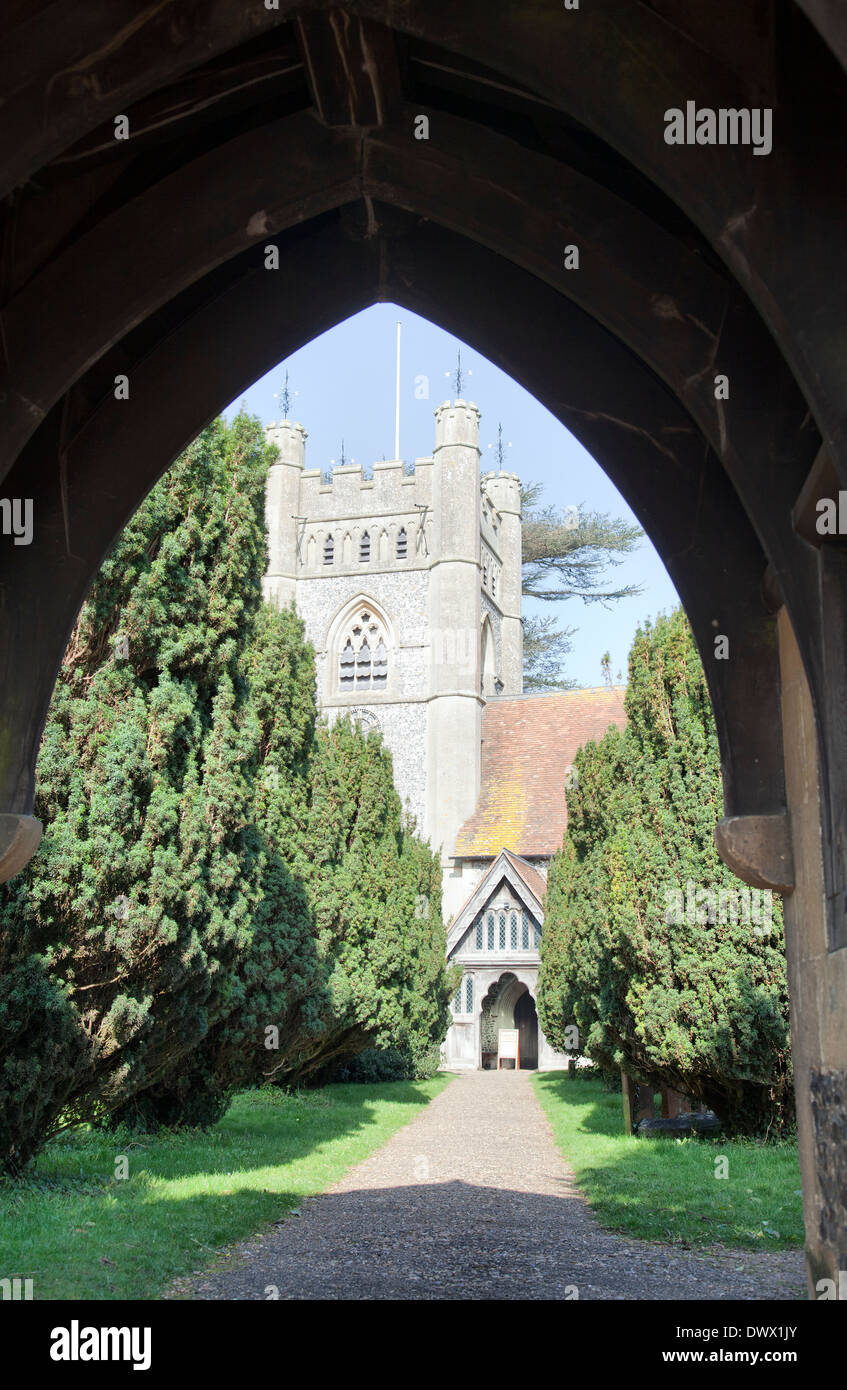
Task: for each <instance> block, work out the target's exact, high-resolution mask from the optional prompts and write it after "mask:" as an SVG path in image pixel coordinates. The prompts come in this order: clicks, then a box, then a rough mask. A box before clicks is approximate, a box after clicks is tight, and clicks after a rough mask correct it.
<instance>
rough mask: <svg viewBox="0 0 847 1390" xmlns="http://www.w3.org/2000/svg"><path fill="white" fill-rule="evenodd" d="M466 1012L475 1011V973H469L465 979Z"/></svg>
mask: <svg viewBox="0 0 847 1390" xmlns="http://www.w3.org/2000/svg"><path fill="white" fill-rule="evenodd" d="M465 1013H466V1014H472V1013H473V975H468V976H467V978H466V980H465Z"/></svg>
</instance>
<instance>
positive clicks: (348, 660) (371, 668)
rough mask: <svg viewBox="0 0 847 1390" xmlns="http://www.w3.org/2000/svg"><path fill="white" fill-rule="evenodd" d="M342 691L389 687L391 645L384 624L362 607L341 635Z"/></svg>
mask: <svg viewBox="0 0 847 1390" xmlns="http://www.w3.org/2000/svg"><path fill="white" fill-rule="evenodd" d="M338 684H339V687H340V689H341V691H342V693H344V692H352V691H353V690H356V691H361V690H384V689H385V688H386V686H387V684H388V646H387V643H386V641H385V633H384V631H383V626H382V623H381V622H380V621H379V619H378V618H377V617H376V616H375V615H374V614H373V613H372V612H371V611H370V609H369V608H361V609H360V610H359V612H358V613H357V615H356V617H355V619H354V620H353V623H352V624H351V626H350V627H349V628H348V630H347V632H346V633H343V634H342V638H341V646H340V654H339V658H338Z"/></svg>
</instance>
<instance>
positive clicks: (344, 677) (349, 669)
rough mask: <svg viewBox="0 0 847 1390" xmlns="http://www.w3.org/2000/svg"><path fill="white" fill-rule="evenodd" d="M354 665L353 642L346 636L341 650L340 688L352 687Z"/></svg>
mask: <svg viewBox="0 0 847 1390" xmlns="http://www.w3.org/2000/svg"><path fill="white" fill-rule="evenodd" d="M355 666H356V653H355V652H354V650H353V643H352V642H351V641H350V638H349V637H348V638H347V641H346V643H345V645H344V647H343V649H342V652H341V673H340V682H341V689H342V690H345V691H346V690H352V689H353V676H354V673H355Z"/></svg>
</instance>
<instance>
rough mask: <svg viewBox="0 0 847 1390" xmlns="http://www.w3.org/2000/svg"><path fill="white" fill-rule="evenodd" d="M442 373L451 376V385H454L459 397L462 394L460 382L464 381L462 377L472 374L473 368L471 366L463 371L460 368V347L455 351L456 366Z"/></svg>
mask: <svg viewBox="0 0 847 1390" xmlns="http://www.w3.org/2000/svg"><path fill="white" fill-rule="evenodd" d="M444 375H445V376H449V377H452V378H453V385H454V386H455V388H456V396H457V397H458V398H461V395H462V382H463V381H464V379H465V377H466V376H473V368H472V367H468V369H467V371H463V370H462V349H461V348H458V349H457V351H456V367H455V370H454V371H452V372H445V373H444Z"/></svg>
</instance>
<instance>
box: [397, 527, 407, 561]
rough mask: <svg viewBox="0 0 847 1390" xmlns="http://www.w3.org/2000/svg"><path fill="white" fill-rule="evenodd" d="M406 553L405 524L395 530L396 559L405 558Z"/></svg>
mask: <svg viewBox="0 0 847 1390" xmlns="http://www.w3.org/2000/svg"><path fill="white" fill-rule="evenodd" d="M407 553H408V537H407V536H406V528H405V526H401V527H400V530H399V531H398V532H397V559H398V560H405V558H406V555H407Z"/></svg>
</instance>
